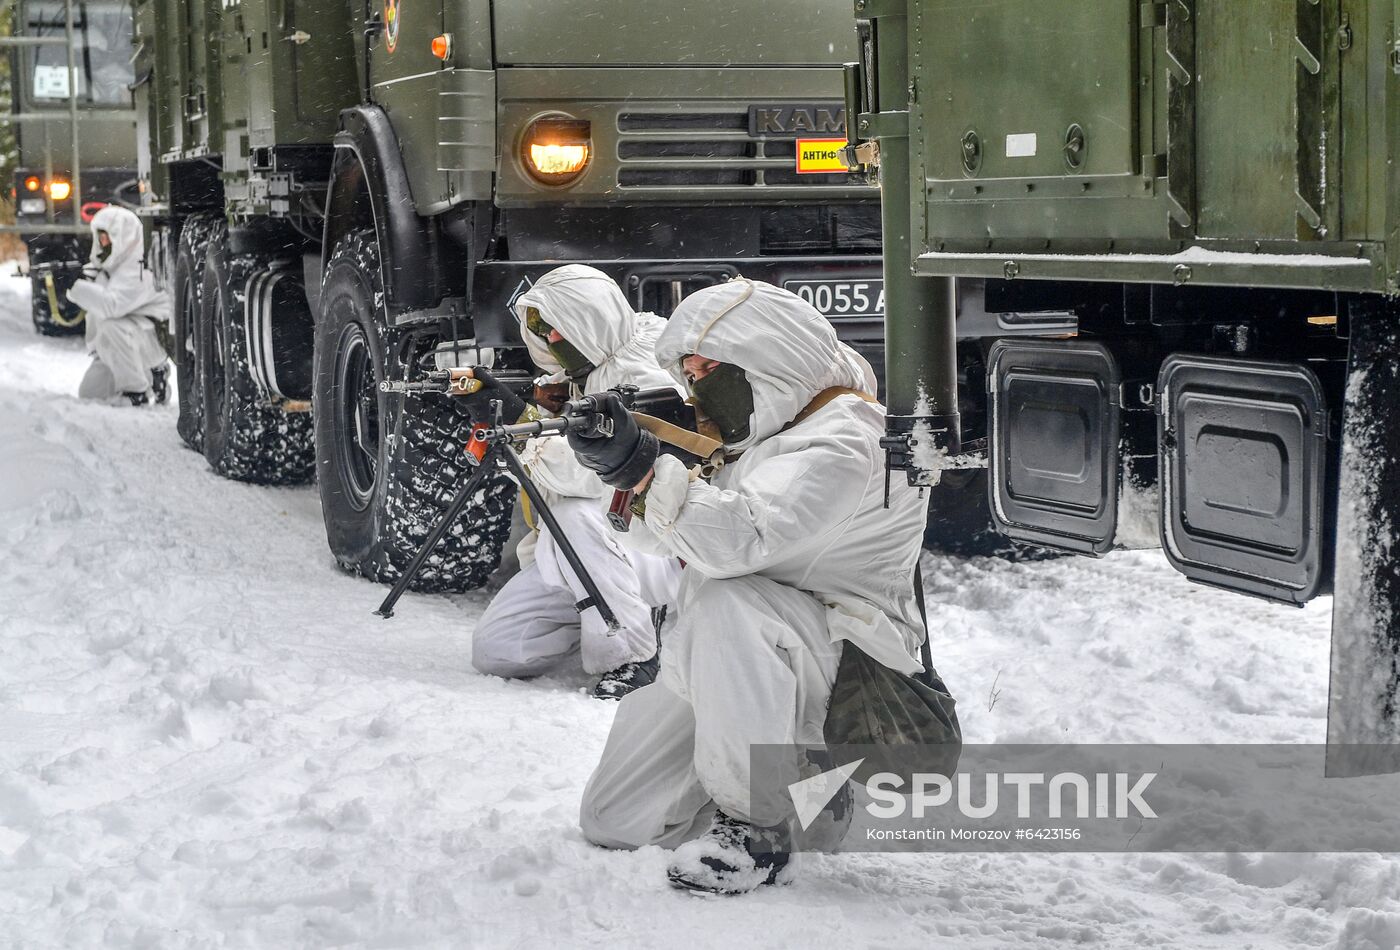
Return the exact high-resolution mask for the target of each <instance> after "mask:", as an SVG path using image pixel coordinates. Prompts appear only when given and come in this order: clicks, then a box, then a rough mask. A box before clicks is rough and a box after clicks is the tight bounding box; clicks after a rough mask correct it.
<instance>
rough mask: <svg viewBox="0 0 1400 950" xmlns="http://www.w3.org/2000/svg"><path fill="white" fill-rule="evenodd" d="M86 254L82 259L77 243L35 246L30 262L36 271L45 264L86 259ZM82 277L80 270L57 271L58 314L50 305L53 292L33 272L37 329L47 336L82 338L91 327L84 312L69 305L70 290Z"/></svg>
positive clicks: (32, 296) (32, 300) (33, 311)
mask: <svg viewBox="0 0 1400 950" xmlns="http://www.w3.org/2000/svg"><path fill="white" fill-rule="evenodd" d="M85 259H86V255H82V256H81V257H80V256H79V250H78V246H77V244H76V243H74V244H72V245H71V246H70V245H64V246H63V247H61V248H59V247H52V246H44V245H34V246H31V247H30V248H29V261H30V265H31V268H32V265H34V264H45V263H49V262H52V261H73V260H85ZM80 276H82V275H81V273H80V272H79V271H77V270H58V271H54V272H53V279H54V291H55V294H56V298H57V301H58V311H57V314H56V315H55V311H54V309H53V308H52V307H51V306H49V289H48V284H47V282H46V281H45V280H44V277H43V275H41V274H37V273H35V272H34V271H33V270H32V269H31V270H30V272H29V313H30V316H31V318H32V319H33V320H34V329H35V330H38V331H39V332H40V333H42V334H43V335H44V336H79V335H81V334H82V333H83V332H84V331H85V330H86V329H87V328H86V327H85V326H84V323H85V321H84V320H83V318H82V311H81V310H80V309H78V307H77V306H75V305H73V304H71V303H69V302H68V288H69V287H72V286H73V281H75V280H77V279H78V277H80Z"/></svg>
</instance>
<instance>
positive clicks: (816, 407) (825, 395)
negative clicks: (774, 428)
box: [783, 386, 880, 430]
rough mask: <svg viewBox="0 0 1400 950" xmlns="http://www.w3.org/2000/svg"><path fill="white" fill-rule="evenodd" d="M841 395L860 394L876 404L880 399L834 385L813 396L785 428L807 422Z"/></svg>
mask: <svg viewBox="0 0 1400 950" xmlns="http://www.w3.org/2000/svg"><path fill="white" fill-rule="evenodd" d="M839 396H859V397H860V398H861V399H864V400H865V401H866V402H873V403H876V404H878V403H879V401H880V400H878V399H876V398H875V397H874V396H872V395H870V393H867V392H862V391H861V390H859V389H851V388H849V387H847V386H832V387H831V388H830V389H823V390H822V391H821V392H819V393H817V394H816V395H815V396H813V397H812V401H811V402H809V403H807V406H806V408H804V409H803V410H802V411H801V412H799V413H798V414H797V415H796V416H794V417H793V420H792V421H791V422H789V423H788V424H787V425H785V426H783V429H784V430H787V429H791V428H792V427H793V426H795V425H799V424H801V423H802V422H805V421H806V420H807V419H808V418H810V417H811V416H813V415H815V414H816V413H817V412H818V411H820V410H821V409H824V408H826V406H827V404H828V403H830V402H831V401H832V400H833V399H836V398H837V397H839Z"/></svg>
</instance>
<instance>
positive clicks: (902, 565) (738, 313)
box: [580, 280, 927, 848]
mask: <svg viewBox="0 0 1400 950" xmlns="http://www.w3.org/2000/svg"><path fill="white" fill-rule="evenodd" d="M689 354H697V355H699V356H702V357H706V358H709V359H713V360H718V361H719V362H721V363H732V364H736V365H738V366H740V367H742V368H743V369H744V370H745V371H746V373H747V377H748V380H749V383H750V385H751V386H752V389H753V396H754V412H753V415H752V416H751V421H750V431H749V435H748V437H747V438H746V439H745V440H744V441H743V442H742V443H739V444H737V445H733V446H729V448H730V449H731V450H742V451H743V454H742V455H741V456H739V458H738V459H736V460H733V461H730V462H729V463H728V464H727V465H726V466H725V467H724V468H723V469H721V470H720V471H719V472H718V473H717V474H716V475H715V476H714V477H713V478H712V479H710V481H708V482H706V481H702V480H698V479H694V478H692V477H691V476H690V474H689V473H688V472H687V471H686V470H685V469H684V467H683V466H682V465H681V463H680V462H678V461H677V460H675V459H672V458H668V457H664V456H663V457H662V458H660V459H658V460H657V463H656V466H655V475H654V480H653V482H652V484H651V486H650V489H649V491H648V493H647V496H646V515H645V519H636V520H634V522H633V526H632V530H631V532H630V533H629V534H628V535H627V537H629V538H630V539H632V540H631V541H629V543H631V544H638V545H642V546H644V547H645V549H647V550H650V551H653V552H655V553H658V554H671V555H673V556H676V557H680V558H683V559H684V560H685V562H686V568H685V571H684V574H683V576H682V581H681V591H680V595H679V619H678V621H677V624H676V626H675V628H674V629H673V630H672V631H671V632H670V634H669V635H668V638H667V640H666V643H665V644H664V647H663V649H662V651H661V674H660V677H659V679H658V680H657V682H656V683H655V684H653V685H650V686H645V687H643V688H641V689H639V690H637V691H636V692H634V693H632V694H630V695H628V696H627V697H625V698H624V699H623V700H622V703H621V705H620V706H619V708H618V711H617V718H616V719H615V720H614V722H613V728H612V732H611V734H610V735H609V736H608V742H607V746H606V748H605V749H604V751H603V756H602V760H601V761H600V762H599V764H598V767H597V769H596V770H595V771H594V773H593V776H592V778H591V779H590V780H589V782H588V786H587V789H586V790H585V792H584V798H583V806H582V811H581V818H580V820H581V824H582V829H583V833H584V835H585V836H586V837H587V838H588V839H589V840H590V841H593V842H594V843H596V844H599V845H603V846H605V847H615V848H635V847H640V846H643V845H650V844H655V845H661V846H663V847H674V846H676V845H678V844H680V843H682V842H684V841H686V840H688V839H690V838H693V837H696V836H697V835H699V834H701V833H702V832H704V831H705V830H706V828H707V827H708V826H709V822H710V818H711V814H712V806H713V805H717V806H718V807H719V808H721V809H723V810H724V811H725V812H726V813H727V814H729V815H730V816H732V817H734V818H737V819H739V820H741V821H747V822H749V823H751V824H756V825H764V826H768V825H776V824H779V823H781V822H783V821H787V820H789V819H790V817H791V813H792V805H791V802H790V801H788V800H787V798H786V795H785V794H784V793H782V791H781V788H778V787H777V786H774V792H773V794H771V795H768V794H762V793H760V795H759V796H757V797H756V798H755V799H754V800H751V796H750V783H749V772H750V765H749V746H750V745H751V744H756V743H765V744H766V743H774V744H777V743H803V744H809V743H820V742H821V741H822V724H823V721H824V719H825V716H826V709H827V703H828V701H829V699H830V696H831V688H832V683H833V681H834V679H835V676H836V669H837V665H838V662H839V660H840V651H841V647H842V643H841V641H843V640H850V641H852V642H853V643H855V644H856V645H858V646H859V647H860V648H861V649H862V650H864V651H865V652H866V653H868V654H869V655H870V656H872V657H873V658H875V659H876V660H878V661H880V662H881V663H884V664H885V665H887V666H889V667H891V668H893V669H896V670H900V671H903V672H906V673H913V672H915V671H917V670H919V669H920V668H921V664H920V662H919V660H918V658H917V657H918V650H919V645H920V644H921V643H922V641H923V632H922V626H921V624H920V623H919V621H918V613H917V606H916V601H915V599H914V569H915V566H916V564H917V560H918V554H919V550H920V545H921V542H922V538H923V531H924V522H925V519H926V511H927V508H926V505H925V502H924V500H923V499H922V498H921V497H920V493H919V492H918V491H917V490H916V489H913V488H910V487H909V486H908V485H907V484H906V483H905V480H904V479H902V478H895V479H893V480H892V482H891V494H890V506H889V508H888V509H886V508H884V507H883V502H884V453H883V452H882V451H881V449H880V445H879V440H880V437H881V435H882V434H883V433H884V421H885V413H884V409H883V408H882V407H881V406H879V405H878V404H874V403H871V402H868V401H866V400H864V399H862V398H860V397H859V396H856V395H851V394H845V395H840V396H838V397H836V398H835V399H834V400H832V401H831V402H829V403H828V404H826V405H825V406H824V407H822V408H820V409H818V410H817V411H815V412H814V413H812V414H811V415H810V416H808V417H807V418H806V419H804V420H803V421H801V422H800V423H797V424H796V425H790V423H791V422H792V420H793V419H794V418H795V417H796V416H797V415H798V414H799V413H800V412H802V411H803V410H804V409H805V408H806V407H807V406H808V405H809V403H811V401H812V400H813V397H815V396H817V395H818V393H821V392H822V391H824V390H826V389H828V388H830V387H845V388H849V389H855V390H860V391H862V392H866V393H871V394H873V393H874V391H875V379H874V374H873V373H872V372H871V369H870V366H869V364H868V363H866V362H865V360H864V359H863V358H861V357H860V356H859V355H857V354H856V353H855V352H854V351H853V350H851V349H849V348H848V347H846V346H845V345H844V344H841V343H839V342H838V341H837V339H836V335H835V333H834V331H833V330H832V328H831V325H830V324H829V323H828V322H827V321H826V320H825V319H824V318H823V317H822V316H821V315H820V314H819V313H818V312H817V311H816V310H814V309H813V308H812V307H811V306H810V305H809V304H807V303H805V302H804V301H802V300H801V298H799V297H797V296H795V295H793V294H791V293H788V292H787V291H785V290H780V289H779V288H777V287H774V286H772V285H770V284H765V283H761V282H750V281H746V280H737V281H733V282H731V283H728V284H724V285H721V286H719V287H715V288H708V289H706V290H702V291H698V292H697V293H695V294H693V295H692V296H690V297H689V298H687V299H686V300H685V301H684V302H683V303H682V304H681V305H680V306H679V307H678V308H677V309H676V312H675V314H674V315H672V317H671V319H670V322H669V325H668V326H667V328H666V330H665V332H663V333H662V335H661V339H660V340H658V341H657V345H656V355H657V359H658V360H659V361H660V362H661V364H662V365H663V366H665V367H667V368H668V369H669V370H670V371H671V372H672V373H673V374H674V375H676V377H677V378H678V379H681V380H683V379H684V377H683V375H681V368H680V362H681V360H682V359H683V358H684V357H685V356H687V355H689ZM639 522H643V523H641V524H639ZM798 764H799V763H798V761H797V757H796V756H794V760H793V763H792V774H791V775H789V776H786V777H785V778H784V780H783V782H782V787H785V786H786V784H787V783H788V782H789V781H796V780H797V779H798V775H797V771H796V770H797V767H798Z"/></svg>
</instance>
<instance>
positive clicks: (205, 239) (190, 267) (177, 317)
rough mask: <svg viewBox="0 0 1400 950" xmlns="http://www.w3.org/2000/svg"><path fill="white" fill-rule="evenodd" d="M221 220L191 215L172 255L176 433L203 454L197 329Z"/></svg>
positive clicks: (211, 214) (208, 214)
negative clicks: (208, 257) (211, 241)
mask: <svg viewBox="0 0 1400 950" xmlns="http://www.w3.org/2000/svg"><path fill="white" fill-rule="evenodd" d="M222 220H223V216H222V215H220V214H219V213H218V212H213V211H209V212H202V213H200V214H192V215H190V216H189V217H188V218H186V219H185V223H184V227H182V228H181V229H180V242H179V246H178V248H177V249H176V251H175V272H174V275H173V287H172V297H173V298H174V300H173V304H174V307H173V309H174V319H173V321H172V324H173V326H172V331H173V335H174V354H173V356H174V359H175V376H176V379H177V381H178V383H179V395H178V400H179V408H180V414H179V416H178V417H177V419H176V422H175V429H176V431H178V432H179V433H180V438H181V439H183V440H184V442H185V444H186V445H188V446H189V447H190V448H192V449H194V450H195V451H196V452H201V453H202V452H203V451H204V391H203V389H202V388H201V387H200V376H199V328H200V313H201V310H202V307H203V299H204V257H205V254H206V252H207V251H208V249H209V237H210V235H211V234H213V232H214V230H215V228H217V227H218V226H219V224H220V222H221V221H222Z"/></svg>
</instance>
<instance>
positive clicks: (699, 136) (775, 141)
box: [617, 108, 865, 192]
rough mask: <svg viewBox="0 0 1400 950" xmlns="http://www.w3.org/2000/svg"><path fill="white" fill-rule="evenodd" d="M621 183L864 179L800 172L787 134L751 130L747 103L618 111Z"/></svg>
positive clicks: (823, 183) (750, 184)
mask: <svg viewBox="0 0 1400 950" xmlns="http://www.w3.org/2000/svg"><path fill="white" fill-rule="evenodd" d="M617 131H618V145H617V160H618V173H617V184H618V186H619V187H620V188H667V187H673V188H696V187H713V188H725V189H733V188H752V189H754V191H755V192H762V191H763V189H765V188H775V187H784V188H790V187H794V186H795V187H801V188H804V189H817V190H821V189H823V188H828V189H837V188H839V189H846V190H848V189H850V188H851V187H852V186H861V187H865V182H864V180H862V179H860V178H858V177H855V176H852V175H849V174H847V173H845V172H839V173H836V174H832V175H799V174H797V172H796V170H795V169H794V167H793V165H794V162H795V161H796V155H797V151H796V143H795V142H794V141H793V140H792V139H791V138H774V137H769V136H764V135H750V134H749V114H748V109H747V108H738V109H733V110H716V109H703V110H697V111H695V112H677V111H669V112H642V111H631V112H623V113H620V114H619V115H618V117H617Z"/></svg>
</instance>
